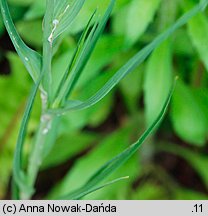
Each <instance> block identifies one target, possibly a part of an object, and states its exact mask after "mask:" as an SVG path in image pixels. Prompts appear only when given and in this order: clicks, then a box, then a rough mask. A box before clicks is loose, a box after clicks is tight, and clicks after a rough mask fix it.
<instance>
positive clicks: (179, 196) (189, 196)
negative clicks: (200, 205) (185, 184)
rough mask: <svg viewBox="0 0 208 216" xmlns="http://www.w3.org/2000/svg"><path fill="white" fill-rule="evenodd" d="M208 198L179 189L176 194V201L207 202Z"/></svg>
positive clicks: (198, 193)
mask: <svg viewBox="0 0 208 216" xmlns="http://www.w3.org/2000/svg"><path fill="white" fill-rule="evenodd" d="M207 199H208V196H207V195H205V194H203V193H200V192H197V191H193V190H189V189H185V188H177V189H176V190H175V194H174V200H207Z"/></svg>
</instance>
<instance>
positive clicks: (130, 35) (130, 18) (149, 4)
mask: <svg viewBox="0 0 208 216" xmlns="http://www.w3.org/2000/svg"><path fill="white" fill-rule="evenodd" d="M160 2H161V0H148V1H147V0H133V1H132V2H131V3H130V5H129V9H128V13H127V17H126V28H125V29H126V34H125V36H126V43H127V44H128V45H132V44H133V43H134V42H136V41H137V40H138V38H139V37H140V36H141V35H142V34H143V33H144V31H145V30H146V28H147V27H148V25H149V24H150V23H151V21H152V20H153V17H154V15H155V13H156V11H157V9H158V7H159V5H160Z"/></svg>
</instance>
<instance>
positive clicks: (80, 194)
mask: <svg viewBox="0 0 208 216" xmlns="http://www.w3.org/2000/svg"><path fill="white" fill-rule="evenodd" d="M128 178H129V177H128V176H127V177H121V178H118V179H115V180H113V181H110V182H107V183H105V184H103V185H101V186H95V187H93V188H90V189H89V190H85V189H82V190H79V191H75V192H74V193H72V194H70V196H66V197H61V198H60V199H61V200H67V199H68V200H79V199H81V198H82V197H84V196H86V195H88V194H91V193H93V192H95V191H97V190H100V189H102V188H104V187H107V186H110V185H112V184H115V183H117V182H120V181H122V180H126V179H128Z"/></svg>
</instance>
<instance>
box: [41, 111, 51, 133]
mask: <svg viewBox="0 0 208 216" xmlns="http://www.w3.org/2000/svg"><path fill="white" fill-rule="evenodd" d="M51 120H52V118H51V115H49V114H44V115H42V116H41V122H42V123H43V124H44V128H43V130H42V133H43V135H46V134H47V133H48V132H49V130H50V129H51Z"/></svg>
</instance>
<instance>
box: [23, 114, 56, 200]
mask: <svg viewBox="0 0 208 216" xmlns="http://www.w3.org/2000/svg"><path fill="white" fill-rule="evenodd" d="M58 123H59V119H58V117H57V116H55V115H51V114H47V113H46V112H43V114H42V115H41V121H40V125H39V129H38V131H37V134H36V138H35V143H34V146H33V149H32V151H31V155H30V157H29V164H28V170H27V183H28V186H29V187H30V188H31V192H28V194H20V195H21V198H22V199H30V198H31V197H32V195H33V194H34V192H35V189H34V185H35V182H36V179H37V175H38V172H39V169H40V167H41V164H42V162H43V160H44V159H45V157H46V156H47V155H48V153H49V152H50V150H51V148H52V147H53V145H54V143H55V140H56V135H57V134H56V132H57V126H58Z"/></svg>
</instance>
